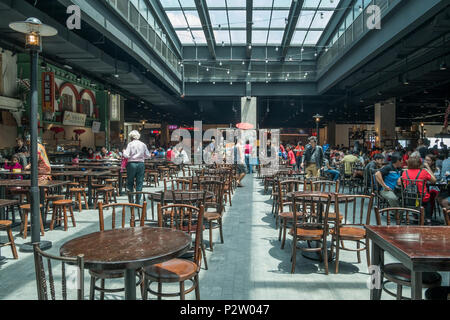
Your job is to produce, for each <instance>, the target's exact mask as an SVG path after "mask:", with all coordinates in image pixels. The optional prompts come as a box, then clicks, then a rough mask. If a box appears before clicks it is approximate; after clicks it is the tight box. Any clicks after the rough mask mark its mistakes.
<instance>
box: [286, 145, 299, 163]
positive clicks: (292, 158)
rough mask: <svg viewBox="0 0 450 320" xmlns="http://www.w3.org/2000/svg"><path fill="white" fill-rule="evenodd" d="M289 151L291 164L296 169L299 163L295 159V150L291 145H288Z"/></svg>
mask: <svg viewBox="0 0 450 320" xmlns="http://www.w3.org/2000/svg"><path fill="white" fill-rule="evenodd" d="M287 153H288V160H289V164H290V165H291V166H292V168H293V169H295V165H296V164H297V162H296V161H295V155H294V152H293V151H292V147H291V146H288V147H287Z"/></svg>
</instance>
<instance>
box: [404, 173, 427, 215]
mask: <svg viewBox="0 0 450 320" xmlns="http://www.w3.org/2000/svg"><path fill="white" fill-rule="evenodd" d="M421 173H422V169H420V170H419V173H418V174H417V177H416V178H415V179H414V182H410V183H409V184H408V185H407V186H406V187H405V190H404V192H405V193H406V194H410V195H412V194H416V199H415V200H414V199H411V198H408V199H406V203H405V204H404V205H405V206H408V207H415V208H419V207H420V199H419V194H420V192H418V191H419V190H418V188H419V186H418V185H417V180H418V179H419V176H420V174H421ZM406 178H407V179H408V180H411V178H410V177H409V174H408V171H406ZM423 183H425V181H423ZM424 191H425V190H424ZM421 196H423V195H421Z"/></svg>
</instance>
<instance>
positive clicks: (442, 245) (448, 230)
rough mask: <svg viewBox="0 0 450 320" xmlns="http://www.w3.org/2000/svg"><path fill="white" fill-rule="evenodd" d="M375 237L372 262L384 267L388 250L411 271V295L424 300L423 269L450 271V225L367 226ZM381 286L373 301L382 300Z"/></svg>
mask: <svg viewBox="0 0 450 320" xmlns="http://www.w3.org/2000/svg"><path fill="white" fill-rule="evenodd" d="M366 229H367V236H368V238H369V239H370V240H372V265H374V266H380V264H381V261H382V260H381V259H382V255H383V254H384V251H387V252H389V254H391V255H392V256H393V257H395V258H396V259H398V260H399V261H400V262H401V263H402V264H403V265H404V266H405V267H407V268H408V269H409V270H411V298H412V299H413V300H421V299H422V272H432V271H450V227H429V226H367V227H366ZM380 268H381V275H380V277H379V284H380V285H379V286H374V287H373V288H372V289H371V290H370V299H371V300H380V299H381V291H382V289H381V282H382V281H383V270H382V266H380Z"/></svg>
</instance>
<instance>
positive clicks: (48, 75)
mask: <svg viewBox="0 0 450 320" xmlns="http://www.w3.org/2000/svg"><path fill="white" fill-rule="evenodd" d="M42 112H55V74H54V73H53V72H43V73H42Z"/></svg>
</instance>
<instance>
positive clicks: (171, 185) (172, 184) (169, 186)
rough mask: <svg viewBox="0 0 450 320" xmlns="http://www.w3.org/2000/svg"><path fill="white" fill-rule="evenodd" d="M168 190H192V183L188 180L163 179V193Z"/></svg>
mask: <svg viewBox="0 0 450 320" xmlns="http://www.w3.org/2000/svg"><path fill="white" fill-rule="evenodd" d="M168 190H185V191H189V190H192V181H191V180H188V179H173V180H167V179H164V191H168Z"/></svg>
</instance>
